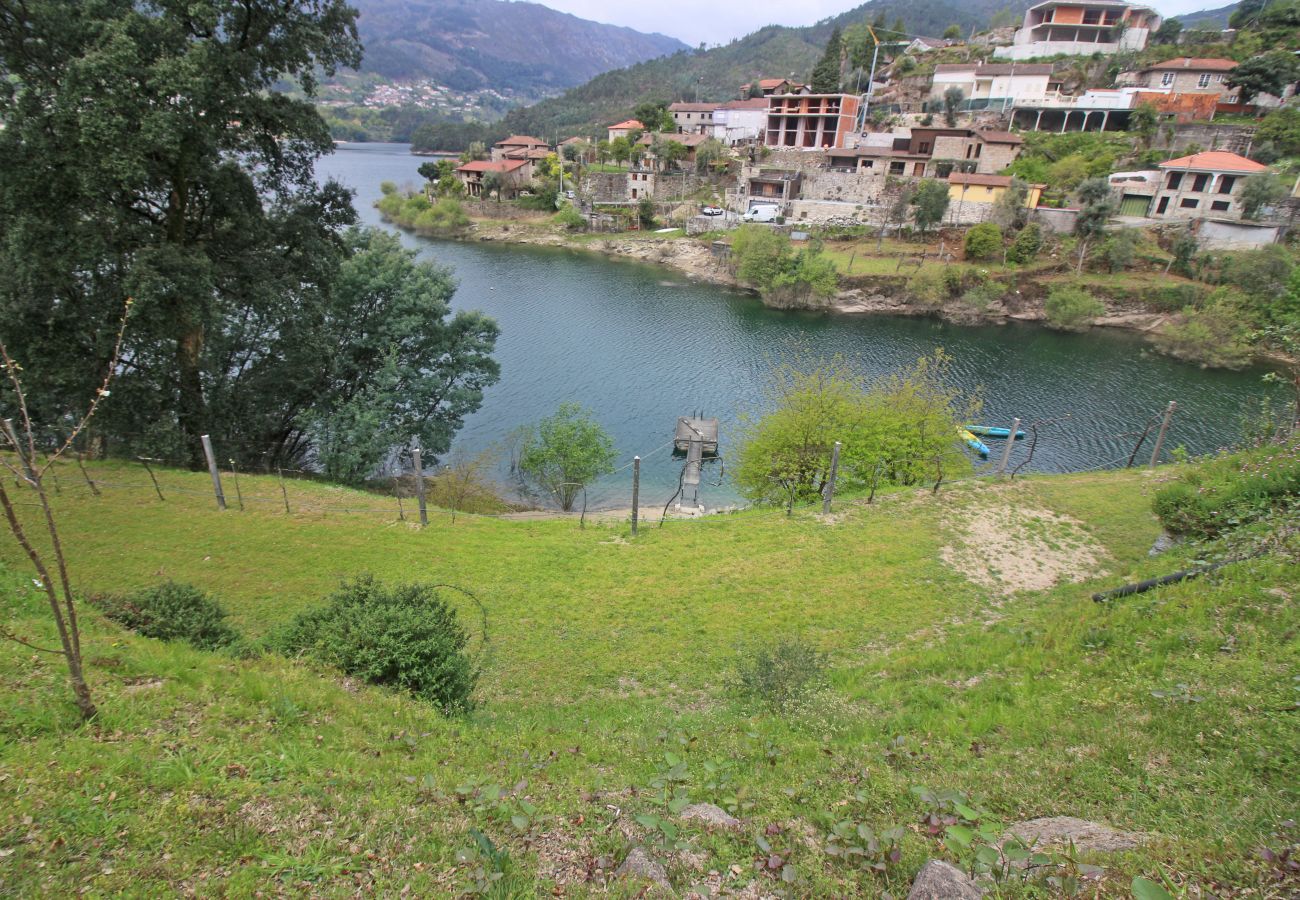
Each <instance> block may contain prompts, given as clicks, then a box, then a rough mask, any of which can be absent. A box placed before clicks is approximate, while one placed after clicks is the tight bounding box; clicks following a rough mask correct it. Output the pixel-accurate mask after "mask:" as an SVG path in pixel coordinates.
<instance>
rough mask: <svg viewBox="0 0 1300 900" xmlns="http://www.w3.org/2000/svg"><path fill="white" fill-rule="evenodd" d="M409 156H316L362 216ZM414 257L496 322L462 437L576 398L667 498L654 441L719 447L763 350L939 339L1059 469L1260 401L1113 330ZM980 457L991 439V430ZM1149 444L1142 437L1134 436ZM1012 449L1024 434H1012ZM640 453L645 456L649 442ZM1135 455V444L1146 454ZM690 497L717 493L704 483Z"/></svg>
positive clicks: (930, 344) (612, 500)
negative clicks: (789, 305) (941, 316)
mask: <svg viewBox="0 0 1300 900" xmlns="http://www.w3.org/2000/svg"><path fill="white" fill-rule="evenodd" d="M421 161H422V160H421V159H420V158H419V157H413V156H411V155H410V154H409V153H408V152H407V147H406V145H404V144H355V145H348V146H344V147H341V148H340V149H339V151H338V152H337V153H335V154H334V155H333V156H332V157H329V158H327V159H325V160H324V161H322V163H321V164H320V166H319V169H320V171H321V172H322V174H327V175H331V176H333V177H335V178H337V179H339V180H340V181H342V182H343V183H345V184H346V185H348V186H349V187H351V188H353V189H354V190H355V191H356V205H357V208H358V210H359V212H360V214H361V217H362V219H363V220H364V221H365V222H367V223H369V224H374V225H382V223H381V222H380V220H379V217H378V214H377V213H376V211H375V210H374V209H373V208H372V206H371V204H372V203H373V201H374V199H375V198H376V197H378V196H379V193H380V192H379V184H380V182H382V181H385V180H388V181H396V182H398V183H399V184H402V183H405V182H411V183H415V182H417V181H418V180H419V179H418V176H417V175H416V168H417V167H418V166H419V164H420V162H421ZM404 240H405V242H406V243H407V244H408V245H409V246H412V247H416V248H418V249H419V251H420V254H421V256H422V257H424V258H427V259H429V260H433V261H435V262H438V263H440V264H442V265H446V266H450V267H451V268H452V269H453V270H454V272H455V275H456V279H457V281H458V282H459V285H460V287H459V289H458V290H457V292H456V298H455V305H456V306H458V307H463V308H474V309H481V310H483V311H484V312H486V313H488V314H490V315H492V316H494V317H495V318H496V319H497V321H498V322H499V323H500V325H501V338H500V340H499V342H498V344H497V358H498V359H499V360H500V362H501V381H500V382H499V383H498V384H497V385H496V386H495V387H493V388H491V389H490V390H489V391H488V393H487V396H486V398H485V399H484V403H483V407H482V409H481V410H480V411H479V412H478V413H476V414H475V415H474V416H473V417H471V418H470V419H469V420H468V421H467V423H466V426H465V428H464V429H463V430H462V431H461V433H460V436H459V438H458V440H459V442H460V443H461V444H463V445H464V446H465V447H466V448H468V449H478V448H482V447H485V446H487V445H489V444H492V443H493V442H497V441H500V440H501V439H502V438H503V437H504V436H505V435H506V434H507V433H508V432H509V431H510V430H511V429H513V428H515V427H516V426H518V425H521V424H524V423H527V422H531V421H535V420H536V419H538V418H540V417H541V416H544V415H547V414H548V413H550V412H552V411H553V410H554V409H555V407H556V406H557V405H558V404H559V403H561V402H562V401H565V400H576V401H578V402H580V403H582V404H584V405H585V406H587V407H588V408H590V409H591V410H592V411H593V412H594V413H595V415H596V417H597V418H598V419H599V420H600V421H601V422H602V423H603V424H604V426H605V427H606V428H607V429H608V430H609V432H610V433H611V434H612V435H613V437H614V440H615V443H616V445H617V447H618V448H619V451H620V453H621V457H622V458H621V460H620V464H622V463H623V462H627V461H630V460H631V458H632V456H633V454H635V453H640V454H641V455H642V456H643V457H644V458H645V461H644V462H643V464H642V465H643V469H642V473H643V495H642V496H643V498H645V500H646V501H647V502H649V501H652V500H654V499H655V498H661V502H662V500H664V499H667V497H668V495H669V494H671V493H672V491H673V490H674V489H675V487H676V484H677V478H678V473H679V471H680V463H674V462H673V461H672V460H671V459H670V457H669V455H668V451H667V449H657V450H656V448H662V446H663V445H664V443H665V442H666V441H668V440H669V439H670V438H671V436H672V430H673V425H674V422H675V420H676V417H677V416H679V415H683V414H686V413H689V412H690V411H691V410H696V409H702V410H704V411H705V412H706V413H707V414H709V415H713V416H717V417H718V418H719V419H721V420H722V423H723V436H722V443H723V452H724V454H725V453H726V450H727V443H728V437H729V435H734V433H735V432H734V429H729V428H728V425H729V424H732V423H734V421H735V419H736V416H737V415H738V413H740V412H741V411H744V410H747V409H752V408H754V406H755V404H756V403H757V402H758V401H759V400H760V398H761V395H762V390H763V386H764V383H765V377H766V373H767V372H768V371H769V370H770V362H771V361H772V360H774V359H777V358H780V357H783V356H789V355H797V356H802V357H810V356H811V357H829V356H832V355H835V354H842V355H843V356H844V357H846V358H847V359H849V360H851V361H853V363H854V364H855V365H857V366H859V367H860V368H861V369H862V370H863V371H864V372H866V373H869V374H877V373H883V372H889V371H891V370H895V369H898V368H900V367H904V366H907V365H909V364H911V363H912V362H913V361H914V360H915V359H916V358H917V357H918V356H921V355H924V354H927V353H930V352H931V351H933V350H934V349H935V348H936V347H943V348H944V349H945V350H947V351H948V352H949V353H950V354H951V355H952V356H953V357H954V360H955V365H954V371H955V374H956V377H957V378H959V379H960V380H961V382H962V383H963V384H965V385H969V386H971V387H976V386H979V387H982V388H983V395H984V416H983V418H984V420H985V421H986V422H988V423H997V424H1004V425H1009V424H1010V420H1011V419H1012V418H1013V417H1015V416H1019V417H1020V418H1021V419H1022V420H1024V421H1026V422H1028V421H1031V420H1036V419H1047V418H1055V417H1059V416H1065V415H1067V414H1068V415H1070V416H1072V418H1071V419H1070V420H1069V421H1067V422H1065V423H1063V424H1060V425H1054V426H1052V427H1051V428H1050V429H1049V430H1045V431H1044V432H1043V437H1042V438H1041V439H1040V443H1039V446H1038V450H1037V451H1036V453H1035V456H1034V460H1033V466H1032V468H1034V469H1036V470H1039V471H1053V472H1055V471H1068V470H1074V469H1081V468H1088V467H1092V466H1098V465H1101V464H1103V463H1107V462H1110V461H1112V460H1115V459H1117V458H1123V457H1126V456H1127V455H1128V452H1129V450H1130V449H1131V448H1132V444H1133V438H1131V437H1122V436H1121V435H1123V434H1124V433H1126V432H1132V431H1134V430H1140V429H1141V428H1142V426H1143V424H1144V423H1145V422H1146V421H1147V420H1148V419H1149V418H1150V417H1151V415H1152V414H1153V413H1155V412H1157V411H1158V410H1160V409H1162V408H1163V407H1164V406H1165V404H1166V403H1167V402H1168V401H1169V400H1177V401H1178V406H1179V409H1178V414H1177V415H1176V416H1175V418H1174V423H1173V428H1172V430H1171V434H1170V437H1169V440H1168V443H1167V446H1168V447H1176V446H1179V445H1182V446H1185V447H1186V448H1187V449H1188V450H1190V451H1191V452H1193V453H1202V452H1208V451H1211V450H1214V449H1216V448H1218V447H1219V446H1221V445H1223V444H1224V443H1228V442H1231V441H1232V440H1233V439H1234V438H1235V436H1236V434H1237V432H1238V421H1239V419H1240V416H1241V413H1242V408H1243V404H1244V403H1245V402H1246V400H1247V399H1248V398H1250V397H1252V396H1261V395H1262V394H1264V393H1265V387H1264V385H1263V384H1262V383H1261V381H1260V376H1261V374H1262V373H1261V372H1259V371H1255V372H1239V373H1225V372H1206V371H1202V370H1200V369H1198V368H1195V367H1193V366H1189V365H1185V364H1182V363H1179V362H1176V361H1173V360H1170V359H1168V358H1165V357H1161V356H1158V355H1156V354H1154V353H1152V352H1151V351H1149V350H1147V349H1146V348H1145V346H1144V344H1143V342H1142V340H1141V339H1140V338H1138V337H1137V336H1135V335H1130V334H1117V333H1112V332H1109V331H1101V330H1098V331H1095V332H1092V333H1088V334H1081V335H1075V334H1062V333H1059V332H1053V331H1049V330H1047V329H1043V328H1039V327H1035V326H1029V325H1004V326H986V327H962V326H954V325H945V324H942V323H939V322H935V321H930V320H926V319H907V318H893V317H884V316H829V315H821V314H812V313H791V312H778V311H774V310H769V309H765V308H764V307H763V306H762V305H761V304H760V303H759V302H758V301H757V300H756V299H754V298H753V297H750V296H747V295H743V294H738V293H734V292H729V291H726V290H724V289H721V288H718V287H715V286H711V285H703V284H694V283H691V282H690V281H687V280H686V279H685V278H684V277H682V276H680V275H678V274H676V273H675V272H673V271H671V270H666V269H660V268H657V267H653V266H644V265H639V264H633V263H626V262H621V261H614V260H606V259H603V258H600V257H597V256H595V255H591V254H583V253H578V252H573V251H566V250H555V249H549V248H532V247H514V246H511V247H503V246H495V245H481V244H467V243H456V242H446V241H430V240H425V239H423V238H417V237H412V236H410V235H405V236H404ZM992 446H993V448H994V453H995V455H996V454H997V453H998V452H1000V446H999V445H998V444H997V443H996V442H993V443H992ZM1147 447H1148V448H1149V447H1150V444H1148V445H1147ZM1016 449H1017V453H1016V454H1015V456H1013V461H1014V460H1017V459H1019V458H1020V454H1022V453H1023V452H1024V445H1023V444H1020V445H1017V448H1016ZM652 451H653V452H652ZM1148 453H1149V449H1148ZM629 483H630V477H629V474H628V473H622V474H620V475H618V476H616V477H611V478H609V479H606V480H605V481H604V482H602V483H601V484H600V485H597V486H596V487H595V488H593V490H592V492H591V498H590V499H591V502H592V504H593V505H610V504H616V503H627V502H629V491H630V487H629ZM702 496H703V497H704V499H705V500H706V502H709V503H710V504H712V503H721V502H727V501H730V500H732V499H734V496H735V495H734V493H733V491H732V490H731V488H730V487H729V486H728V485H725V484H724V485H722V486H721V487H714V486H707V487H706V488H705V490H704V492H703V494H702Z"/></svg>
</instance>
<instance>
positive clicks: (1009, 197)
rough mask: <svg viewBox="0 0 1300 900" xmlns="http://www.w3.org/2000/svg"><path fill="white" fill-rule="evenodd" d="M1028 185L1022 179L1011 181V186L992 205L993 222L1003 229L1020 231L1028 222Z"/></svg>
mask: <svg viewBox="0 0 1300 900" xmlns="http://www.w3.org/2000/svg"><path fill="white" fill-rule="evenodd" d="M1028 201H1029V184H1028V182H1026V181H1025V180H1024V179H1022V178H1015V177H1013V178H1012V179H1011V184H1010V185H1008V186H1007V189H1006V190H1005V191H1003V192H1002V195H1001V196H1000V197H998V199H997V200H996V201H994V203H993V221H994V222H996V223H997V224H999V225H1001V226H1002V227H1003V228H1010V229H1012V230H1016V231H1018V230H1020V229H1021V228H1024V227H1025V223H1026V222H1028V221H1029V207H1027V206H1026V205H1025V204H1026V203H1027V202H1028Z"/></svg>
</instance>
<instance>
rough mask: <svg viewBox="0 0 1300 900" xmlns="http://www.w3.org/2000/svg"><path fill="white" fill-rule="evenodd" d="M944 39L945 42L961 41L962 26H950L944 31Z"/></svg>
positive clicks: (954, 24)
mask: <svg viewBox="0 0 1300 900" xmlns="http://www.w3.org/2000/svg"><path fill="white" fill-rule="evenodd" d="M943 39H944V40H945V41H960V40H961V26H960V25H958V24H957V23H956V22H954V23H953V24H951V25H949V26H948V27H947V28H945V29H944V30H943Z"/></svg>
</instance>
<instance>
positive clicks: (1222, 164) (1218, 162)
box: [1160, 150, 1268, 172]
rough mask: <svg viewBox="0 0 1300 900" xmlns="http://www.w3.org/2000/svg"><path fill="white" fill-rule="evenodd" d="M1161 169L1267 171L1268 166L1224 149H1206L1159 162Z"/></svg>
mask: <svg viewBox="0 0 1300 900" xmlns="http://www.w3.org/2000/svg"><path fill="white" fill-rule="evenodd" d="M1160 168H1162V169H1196V170H1198V171H1202V172H1267V171H1268V166H1264V165H1260V164H1259V163H1257V162H1255V161H1254V160H1251V159H1246V157H1244V156H1238V155H1237V154H1235V153H1229V152H1228V151H1226V150H1206V151H1205V152H1204V153H1193V154H1192V155H1191V156H1180V157H1178V158H1177V159H1170V160H1166V161H1165V162H1162V163H1161V164H1160Z"/></svg>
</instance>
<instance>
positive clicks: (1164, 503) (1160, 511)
mask: <svg viewBox="0 0 1300 900" xmlns="http://www.w3.org/2000/svg"><path fill="white" fill-rule="evenodd" d="M1298 494H1300V443H1297V442H1296V440H1295V439H1294V437H1293V438H1292V439H1291V440H1290V442H1289V443H1287V444H1282V445H1278V444H1269V445H1266V446H1264V447H1260V448H1257V449H1253V450H1246V451H1242V452H1240V453H1235V454H1231V455H1229V456H1224V457H1220V458H1219V459H1216V460H1214V461H1213V462H1209V463H1206V464H1205V465H1203V466H1200V467H1198V468H1195V469H1191V470H1189V471H1186V472H1182V473H1181V474H1180V475H1179V476H1178V478H1177V480H1175V481H1174V482H1173V483H1172V484H1169V485H1166V486H1165V487H1163V488H1161V489H1160V490H1159V491H1157V492H1156V496H1155V501H1154V503H1153V504H1152V507H1153V509H1154V510H1155V514H1156V516H1158V517H1159V519H1160V522H1161V524H1163V525H1164V526H1165V528H1166V529H1168V530H1169V531H1170V532H1172V533H1174V534H1183V535H1188V536H1190V537H1194V538H1201V539H1208V538H1214V537H1217V536H1219V535H1220V534H1222V533H1224V532H1225V531H1230V530H1233V529H1236V528H1239V527H1242V526H1244V525H1248V524H1250V523H1251V522H1254V521H1256V520H1258V519H1260V518H1263V517H1264V516H1267V515H1269V514H1270V513H1272V512H1273V511H1275V510H1277V509H1278V508H1280V507H1282V506H1283V505H1286V504H1291V503H1294V502H1295V499H1296V496H1297V495H1298Z"/></svg>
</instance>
